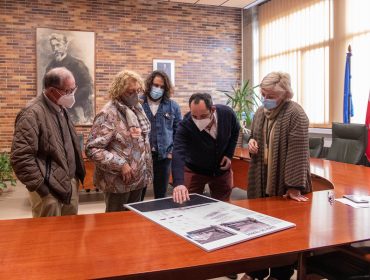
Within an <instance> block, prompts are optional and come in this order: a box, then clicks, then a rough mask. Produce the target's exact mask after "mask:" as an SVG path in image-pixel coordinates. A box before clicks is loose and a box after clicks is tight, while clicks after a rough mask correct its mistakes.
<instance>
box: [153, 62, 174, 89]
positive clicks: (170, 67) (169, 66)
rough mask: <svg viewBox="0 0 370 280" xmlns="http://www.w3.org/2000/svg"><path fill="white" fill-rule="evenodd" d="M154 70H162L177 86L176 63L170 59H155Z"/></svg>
mask: <svg viewBox="0 0 370 280" xmlns="http://www.w3.org/2000/svg"><path fill="white" fill-rule="evenodd" d="M153 70H161V71H163V72H164V73H166V74H167V76H168V77H169V78H170V80H171V83H172V85H175V61H174V60H169V59H153Z"/></svg>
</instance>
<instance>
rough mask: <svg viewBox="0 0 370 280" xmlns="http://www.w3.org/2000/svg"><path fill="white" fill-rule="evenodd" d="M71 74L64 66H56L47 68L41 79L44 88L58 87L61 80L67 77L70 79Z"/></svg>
mask: <svg viewBox="0 0 370 280" xmlns="http://www.w3.org/2000/svg"><path fill="white" fill-rule="evenodd" d="M72 78H74V77H73V74H72V72H71V71H69V70H68V69H67V68H65V67H57V68H53V69H51V70H49V71H48V72H47V73H46V74H45V76H44V80H43V84H44V89H48V88H49V87H59V86H60V85H61V84H62V83H63V81H65V80H67V79H72Z"/></svg>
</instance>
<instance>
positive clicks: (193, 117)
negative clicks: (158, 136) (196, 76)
mask: <svg viewBox="0 0 370 280" xmlns="http://www.w3.org/2000/svg"><path fill="white" fill-rule="evenodd" d="M189 107H190V112H189V113H187V114H186V115H185V116H184V119H183V120H182V121H181V122H180V124H179V127H178V129H177V132H176V136H175V142H174V149H173V161H172V174H173V185H174V190H173V200H174V201H175V202H178V203H182V202H184V201H186V200H189V193H199V194H202V193H203V191H204V187H205V184H207V183H208V185H209V188H210V191H211V196H212V197H213V198H216V199H219V200H222V201H228V200H229V199H230V194H231V188H232V182H233V179H232V178H233V174H232V170H231V169H230V167H231V158H232V156H233V155H234V150H235V146H236V143H237V140H238V136H239V130H240V125H239V123H238V120H237V118H236V115H235V113H234V111H233V110H232V109H231V108H230V107H228V106H225V105H213V103H212V97H211V96H210V95H209V94H207V93H195V94H193V95H192V96H191V97H190V99H189Z"/></svg>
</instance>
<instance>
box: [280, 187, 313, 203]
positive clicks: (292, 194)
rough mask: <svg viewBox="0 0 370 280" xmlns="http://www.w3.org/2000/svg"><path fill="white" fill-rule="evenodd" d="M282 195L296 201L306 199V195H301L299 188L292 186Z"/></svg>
mask: <svg viewBox="0 0 370 280" xmlns="http://www.w3.org/2000/svg"><path fill="white" fill-rule="evenodd" d="M283 197H285V198H290V199H293V200H296V201H308V197H305V196H303V195H302V194H301V191H300V190H297V189H294V188H291V189H288V190H287V191H286V194H284V196H283Z"/></svg>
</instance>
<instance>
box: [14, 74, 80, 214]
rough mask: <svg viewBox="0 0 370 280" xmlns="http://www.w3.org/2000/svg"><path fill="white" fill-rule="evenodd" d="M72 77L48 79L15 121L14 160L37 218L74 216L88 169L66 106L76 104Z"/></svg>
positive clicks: (50, 75)
mask: <svg viewBox="0 0 370 280" xmlns="http://www.w3.org/2000/svg"><path fill="white" fill-rule="evenodd" d="M75 91H76V85H75V80H74V77H73V75H72V73H71V72H70V71H69V70H67V69H66V68H64V67H63V68H54V69H52V70H50V71H49V72H48V73H47V74H46V75H45V77H44V91H43V94H41V95H40V96H38V97H36V98H35V99H34V100H32V101H31V102H30V104H29V105H28V106H27V107H26V108H24V109H22V110H21V111H20V113H19V114H18V116H17V118H16V121H15V132H14V138H13V144H12V150H11V162H12V166H13V169H14V172H15V174H16V175H17V177H18V179H19V180H20V181H21V182H22V183H23V184H25V185H26V187H27V189H28V190H29V192H30V201H31V206H32V215H33V217H45V216H61V215H73V214H77V211H78V185H79V181H81V182H82V181H83V179H84V177H85V169H84V164H83V159H82V154H81V150H80V145H79V140H78V138H77V135H76V131H75V129H74V127H73V124H72V122H71V120H70V119H69V117H68V113H67V111H66V109H65V108H71V107H72V106H73V104H74V100H75V98H74V94H75Z"/></svg>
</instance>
